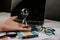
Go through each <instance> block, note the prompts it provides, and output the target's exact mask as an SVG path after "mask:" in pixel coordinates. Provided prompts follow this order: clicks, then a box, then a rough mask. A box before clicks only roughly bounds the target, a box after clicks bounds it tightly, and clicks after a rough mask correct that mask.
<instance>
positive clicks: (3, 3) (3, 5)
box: [0, 0, 11, 12]
mask: <svg viewBox="0 0 60 40" xmlns="http://www.w3.org/2000/svg"><path fill="white" fill-rule="evenodd" d="M10 11H11V0H0V12H10Z"/></svg>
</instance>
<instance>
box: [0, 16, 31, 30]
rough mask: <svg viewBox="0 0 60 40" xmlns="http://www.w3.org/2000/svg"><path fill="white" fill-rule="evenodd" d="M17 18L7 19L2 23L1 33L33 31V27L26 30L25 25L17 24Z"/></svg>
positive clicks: (0, 23)
mask: <svg viewBox="0 0 60 40" xmlns="http://www.w3.org/2000/svg"><path fill="white" fill-rule="evenodd" d="M17 18H18V17H17V16H13V17H10V18H8V19H6V20H5V21H1V22H0V31H15V30H21V31H29V30H31V27H28V28H24V27H23V24H21V23H18V22H15V21H14V20H17Z"/></svg>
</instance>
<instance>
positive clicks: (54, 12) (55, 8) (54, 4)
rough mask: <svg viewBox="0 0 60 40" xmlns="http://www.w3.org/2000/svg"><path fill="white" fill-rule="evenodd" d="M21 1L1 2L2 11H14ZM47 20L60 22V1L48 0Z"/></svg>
mask: <svg viewBox="0 0 60 40" xmlns="http://www.w3.org/2000/svg"><path fill="white" fill-rule="evenodd" d="M20 1H21V0H12V2H11V0H0V11H8V12H10V10H9V9H11V10H12V8H14V7H15V6H16V5H17V4H18V3H19V2H20ZM1 4H2V5H1ZM3 4H4V5H3ZM10 4H12V6H13V7H11V6H10ZM13 4H14V5H13ZM2 7H7V8H2ZM10 7H11V8H10ZM3 9H4V10H3ZM45 18H47V19H51V20H56V21H60V0H46V7H45Z"/></svg>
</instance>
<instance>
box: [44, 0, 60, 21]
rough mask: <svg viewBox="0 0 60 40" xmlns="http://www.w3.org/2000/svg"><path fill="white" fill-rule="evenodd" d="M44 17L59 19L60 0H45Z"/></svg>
mask: <svg viewBox="0 0 60 40" xmlns="http://www.w3.org/2000/svg"><path fill="white" fill-rule="evenodd" d="M45 18H47V19H51V20H56V21H60V0H46V8H45Z"/></svg>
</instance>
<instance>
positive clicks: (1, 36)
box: [0, 32, 17, 38]
mask: <svg viewBox="0 0 60 40" xmlns="http://www.w3.org/2000/svg"><path fill="white" fill-rule="evenodd" d="M16 35H17V33H16V32H5V33H4V32H3V33H0V38H3V37H5V36H7V37H15V36H16Z"/></svg>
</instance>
